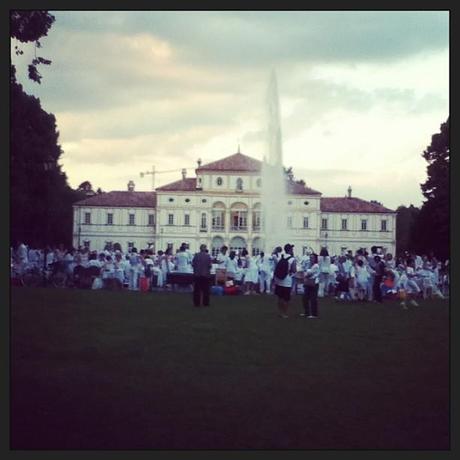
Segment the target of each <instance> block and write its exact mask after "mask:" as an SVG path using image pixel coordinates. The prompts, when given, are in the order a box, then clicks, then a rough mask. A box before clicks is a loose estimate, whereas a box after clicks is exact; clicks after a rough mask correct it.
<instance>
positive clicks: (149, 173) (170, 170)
mask: <svg viewBox="0 0 460 460" xmlns="http://www.w3.org/2000/svg"><path fill="white" fill-rule="evenodd" d="M187 169H193V167H192V168H176V169H167V170H164V171H157V170H156V169H155V165H152V169H151V170H150V171H143V172H141V173H140V176H141V178H142V177H144V176H147V175H151V176H152V191H155V175H156V174H164V173H172V172H177V171H182V177H184V178H185V175H186V174H187Z"/></svg>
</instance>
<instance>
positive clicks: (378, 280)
mask: <svg viewBox="0 0 460 460" xmlns="http://www.w3.org/2000/svg"><path fill="white" fill-rule="evenodd" d="M374 261H375V268H374V270H375V275H374V283H373V286H372V288H373V289H372V291H373V295H374V302H378V303H382V291H381V289H380V285H381V284H382V281H383V275H384V274H385V264H384V263H383V261H382V260H381V259H380V257H379V256H374Z"/></svg>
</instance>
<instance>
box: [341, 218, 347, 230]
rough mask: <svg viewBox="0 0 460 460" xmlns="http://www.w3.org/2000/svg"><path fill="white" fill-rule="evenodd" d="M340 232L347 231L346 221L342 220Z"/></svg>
mask: <svg viewBox="0 0 460 460" xmlns="http://www.w3.org/2000/svg"><path fill="white" fill-rule="evenodd" d="M342 230H348V219H342Z"/></svg>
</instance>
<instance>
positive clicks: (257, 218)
mask: <svg viewBox="0 0 460 460" xmlns="http://www.w3.org/2000/svg"><path fill="white" fill-rule="evenodd" d="M261 215H262V213H261V211H259V210H257V211H253V213H252V229H253V230H254V231H256V232H258V231H260V225H261Z"/></svg>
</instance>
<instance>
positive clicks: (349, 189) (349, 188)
mask: <svg viewBox="0 0 460 460" xmlns="http://www.w3.org/2000/svg"><path fill="white" fill-rule="evenodd" d="M348 198H351V185H349V186H348Z"/></svg>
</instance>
